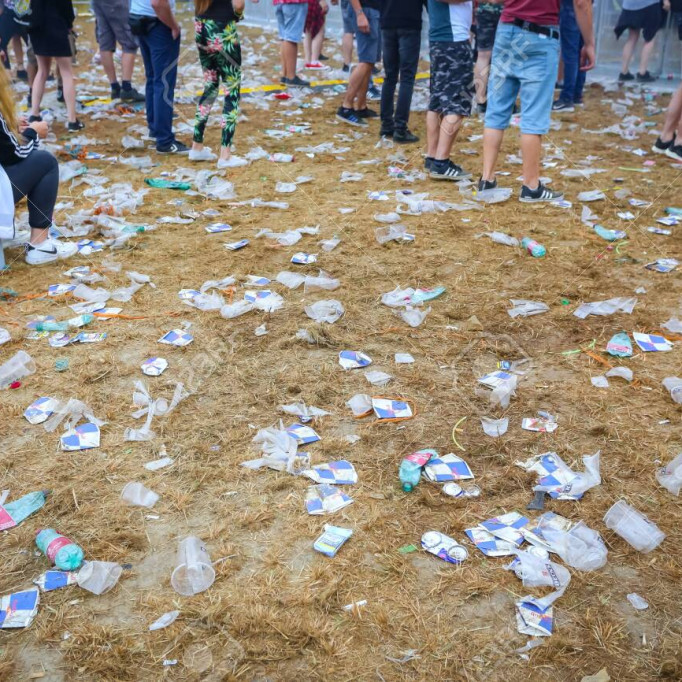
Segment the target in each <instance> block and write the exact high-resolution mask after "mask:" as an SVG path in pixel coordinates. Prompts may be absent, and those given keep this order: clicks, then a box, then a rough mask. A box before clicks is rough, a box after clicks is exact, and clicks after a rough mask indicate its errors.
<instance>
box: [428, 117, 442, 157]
mask: <svg viewBox="0 0 682 682" xmlns="http://www.w3.org/2000/svg"><path fill="white" fill-rule="evenodd" d="M440 121H441V117H440V114H439V113H438V112H436V111H427V112H426V156H428V157H429V158H431V159H433V158H434V157H435V156H436V149H437V148H438V136H439V135H440Z"/></svg>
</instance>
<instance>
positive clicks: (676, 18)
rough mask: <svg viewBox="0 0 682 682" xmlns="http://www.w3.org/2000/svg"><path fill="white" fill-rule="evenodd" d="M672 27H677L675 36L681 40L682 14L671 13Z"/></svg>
mask: <svg viewBox="0 0 682 682" xmlns="http://www.w3.org/2000/svg"><path fill="white" fill-rule="evenodd" d="M673 25H675V26H677V36H678V38H679V39H680V40H682V12H673Z"/></svg>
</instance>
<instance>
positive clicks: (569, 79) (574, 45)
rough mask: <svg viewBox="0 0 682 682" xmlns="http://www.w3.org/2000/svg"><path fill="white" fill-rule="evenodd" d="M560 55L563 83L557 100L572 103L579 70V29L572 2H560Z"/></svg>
mask: <svg viewBox="0 0 682 682" xmlns="http://www.w3.org/2000/svg"><path fill="white" fill-rule="evenodd" d="M559 26H560V35H561V57H562V59H563V61H564V84H563V87H562V88H561V93H560V94H559V101H560V102H563V103H564V104H573V101H574V99H575V90H576V83H577V81H578V73H579V71H580V29H579V28H578V22H577V21H576V18H575V11H574V10H573V3H572V2H562V3H561V14H560V23H559Z"/></svg>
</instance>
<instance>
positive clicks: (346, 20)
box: [341, 0, 358, 35]
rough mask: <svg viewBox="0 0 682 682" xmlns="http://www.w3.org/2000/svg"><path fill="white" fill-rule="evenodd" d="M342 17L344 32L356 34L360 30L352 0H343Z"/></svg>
mask: <svg viewBox="0 0 682 682" xmlns="http://www.w3.org/2000/svg"><path fill="white" fill-rule="evenodd" d="M341 19H342V20H343V32H344V33H352V34H353V35H355V33H356V32H357V30H358V24H357V21H356V19H355V10H354V9H353V5H351V4H350V0H341Z"/></svg>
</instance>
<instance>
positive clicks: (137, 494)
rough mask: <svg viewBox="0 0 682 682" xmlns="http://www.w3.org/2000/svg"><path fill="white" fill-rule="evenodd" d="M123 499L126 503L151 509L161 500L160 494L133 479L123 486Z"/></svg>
mask: <svg viewBox="0 0 682 682" xmlns="http://www.w3.org/2000/svg"><path fill="white" fill-rule="evenodd" d="M121 499H122V500H123V501H124V502H125V503H126V504H129V505H133V506H137V507H147V508H148V509H151V508H152V507H153V506H154V505H155V504H156V503H157V502H158V501H159V496H158V495H157V494H156V493H155V492H154V491H152V490H149V488H145V487H144V486H143V485H142V483H139V482H137V481H132V482H130V483H126V484H125V486H124V487H123V490H122V491H121Z"/></svg>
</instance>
